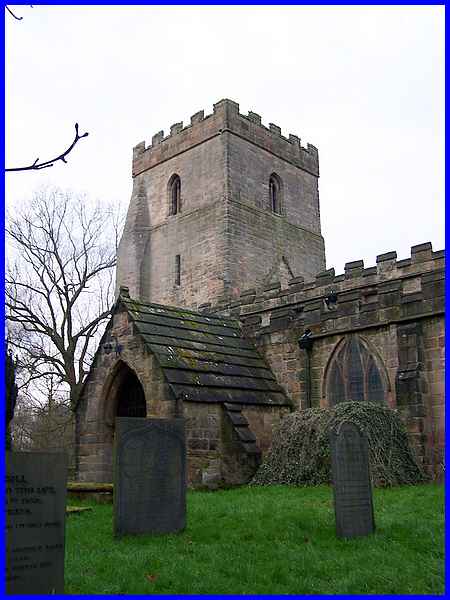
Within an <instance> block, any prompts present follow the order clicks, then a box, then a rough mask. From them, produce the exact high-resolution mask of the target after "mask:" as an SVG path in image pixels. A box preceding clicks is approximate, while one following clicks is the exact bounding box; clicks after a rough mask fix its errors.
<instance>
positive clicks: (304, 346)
mask: <svg viewBox="0 0 450 600" xmlns="http://www.w3.org/2000/svg"><path fill="white" fill-rule="evenodd" d="M311 335H312V332H311V330H310V329H305V332H304V333H303V335H302V336H301V337H300V339H299V340H298V345H299V347H300V350H304V351H305V359H306V360H305V362H306V376H305V383H306V408H311V406H312V398H311V396H312V393H311V390H312V386H311V353H312V347H313V343H314V340H313V339H312V338H311Z"/></svg>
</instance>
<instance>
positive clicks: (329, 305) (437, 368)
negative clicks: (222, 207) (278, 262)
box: [203, 243, 445, 476]
mask: <svg viewBox="0 0 450 600" xmlns="http://www.w3.org/2000/svg"><path fill="white" fill-rule="evenodd" d="M444 306H445V303H444V252H443V251H437V252H433V250H432V247H431V244H430V243H426V244H420V245H417V246H413V247H412V248H411V257H410V258H408V259H404V260H397V255H396V253H395V252H389V253H385V254H382V255H379V256H378V257H377V265H376V267H370V268H366V269H365V268H364V264H363V261H353V262H351V263H347V264H346V266H345V273H344V274H342V275H338V276H335V273H334V269H329V270H328V271H324V272H322V273H319V274H318V275H317V276H316V277H315V279H314V280H312V281H304V280H303V278H295V279H292V280H291V281H289V282H288V283H286V282H284V283H278V284H271V285H267V286H265V287H263V288H260V289H249V290H246V291H244V292H242V293H241V295H240V297H239V299H237V300H235V301H233V302H226V301H222V302H220V303H217V304H216V305H214V306H211V305H205V306H204V307H203V309H204V311H205V312H213V313H220V314H223V315H227V316H233V317H237V318H239V319H240V320H241V322H242V325H243V328H244V332H245V334H246V335H247V336H250V337H253V338H254V339H255V341H256V343H257V346H258V348H259V349H260V350H261V351H262V352H263V353H264V355H265V357H266V359H267V360H268V362H269V364H270V366H271V368H272V370H273V372H274V374H275V375H276V377H277V380H278V382H279V383H280V384H281V385H282V386H283V387H284V389H285V390H286V392H287V394H288V396H289V397H290V399H291V400H292V401H293V403H294V405H295V406H296V407H297V408H299V409H303V408H306V407H307V406H308V405H311V406H327V405H328V398H327V368H328V366H329V364H330V359H331V358H332V356H334V352H336V349H337V348H338V347H340V345H342V344H343V341H342V340H346V339H348V338H349V337H350V336H352V335H358V336H359V337H360V339H361V340H362V341H363V343H364V344H365V345H366V346H367V347H368V348H369V349H370V352H371V354H372V356H373V357H374V360H375V362H376V364H377V365H378V366H379V369H380V373H381V374H382V378H383V380H384V391H385V401H386V402H387V403H388V404H389V406H391V407H392V408H394V409H397V410H398V411H399V413H400V414H401V415H402V417H403V419H404V422H405V424H406V426H407V428H408V431H409V433H410V437H411V441H412V442H413V444H414V446H415V448H416V450H417V454H418V456H419V458H420V460H422V461H423V463H424V465H425V467H426V468H427V469H428V470H429V471H430V472H431V473H433V474H434V475H435V476H439V475H440V473H441V471H442V465H443V453H444ZM306 329H309V330H310V331H311V338H312V340H313V346H312V351H311V354H310V363H309V369H308V361H307V353H306V351H305V350H301V349H300V348H299V345H298V340H299V338H300V336H301V335H302V334H303V333H304V332H305V330H306ZM309 386H310V387H309ZM308 388H309V390H310V393H308Z"/></svg>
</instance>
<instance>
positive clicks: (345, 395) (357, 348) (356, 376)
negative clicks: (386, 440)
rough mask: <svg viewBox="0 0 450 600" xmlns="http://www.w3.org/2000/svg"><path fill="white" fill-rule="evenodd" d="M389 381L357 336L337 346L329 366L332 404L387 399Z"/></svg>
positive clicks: (328, 381)
mask: <svg viewBox="0 0 450 600" xmlns="http://www.w3.org/2000/svg"><path fill="white" fill-rule="evenodd" d="M386 393H387V382H386V379H385V377H384V375H383V373H382V372H381V371H380V369H379V367H378V365H377V363H376V361H375V359H374V356H373V354H372V352H370V350H369V348H368V347H367V345H366V344H365V343H364V342H363V341H362V340H361V338H360V337H359V336H357V335H352V336H350V338H349V339H347V340H346V341H345V342H344V343H343V344H342V345H341V347H340V348H338V349H337V351H336V352H335V354H334V356H333V357H332V358H331V362H330V365H329V368H328V376H327V381H326V397H327V400H328V404H329V406H334V405H335V404H338V403H339V402H348V401H350V400H352V401H360V402H380V403H381V402H384V401H385V400H386Z"/></svg>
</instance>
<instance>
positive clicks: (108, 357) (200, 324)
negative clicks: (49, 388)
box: [77, 288, 291, 487]
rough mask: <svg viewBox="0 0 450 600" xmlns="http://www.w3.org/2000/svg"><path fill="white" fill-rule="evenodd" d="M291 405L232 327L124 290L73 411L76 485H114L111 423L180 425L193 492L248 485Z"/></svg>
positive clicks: (230, 323) (231, 323)
mask: <svg viewBox="0 0 450 600" xmlns="http://www.w3.org/2000/svg"><path fill="white" fill-rule="evenodd" d="M290 409H291V407H290V402H289V400H288V398H287V397H286V395H285V393H284V392H283V390H282V389H281V387H280V386H279V384H278V383H277V382H276V379H275V377H274V375H273V373H272V372H271V371H270V369H269V368H268V367H267V364H266V363H265V361H264V360H263V359H262V358H261V357H260V356H259V355H258V353H257V352H256V350H255V348H254V344H253V343H251V342H249V341H247V340H244V339H243V338H242V335H241V331H240V329H239V325H238V323H237V321H234V320H228V319H224V318H223V317H205V316H203V315H201V314H199V313H195V312H192V311H187V310H184V309H176V308H173V307H168V306H161V305H157V304H147V303H140V302H136V301H134V300H132V299H131V298H130V297H129V295H128V292H127V291H126V290H124V288H122V294H121V295H120V296H119V299H118V301H117V303H116V306H115V308H114V311H113V316H112V319H111V321H110V323H109V325H108V328H107V330H106V332H105V335H104V336H103V339H102V341H101V343H100V345H99V348H98V350H97V353H96V356H95V359H94V362H93V365H92V367H91V370H90V373H89V376H88V378H87V380H86V383H85V386H84V389H83V392H82V395H81V400H80V404H79V407H78V410H77V456H78V465H77V471H78V478H79V479H80V480H82V481H96V482H110V481H112V452H113V443H114V430H115V418H116V416H128V417H141V418H142V417H156V418H157V417H160V418H164V417H166V418H167V417H184V418H185V426H186V440H187V452H188V473H187V476H188V482H189V483H190V484H191V485H207V486H209V487H211V486H215V485H221V484H239V483H245V482H246V481H248V480H249V478H250V477H251V476H252V475H253V473H254V472H255V470H256V468H257V466H258V464H259V462H260V459H261V454H262V453H264V452H265V451H267V449H268V447H269V445H270V443H271V439H272V431H273V428H274V426H275V425H277V424H278V423H279V421H280V419H281V418H282V417H283V416H284V415H285V414H287V413H288V412H290Z"/></svg>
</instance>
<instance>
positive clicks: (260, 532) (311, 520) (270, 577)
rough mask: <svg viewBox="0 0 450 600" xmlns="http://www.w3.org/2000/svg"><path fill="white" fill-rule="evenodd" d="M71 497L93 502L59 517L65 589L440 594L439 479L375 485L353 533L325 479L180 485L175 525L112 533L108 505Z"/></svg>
mask: <svg viewBox="0 0 450 600" xmlns="http://www.w3.org/2000/svg"><path fill="white" fill-rule="evenodd" d="M75 504H77V505H79V506H94V510H92V511H87V512H85V513H81V514H79V515H73V516H70V517H68V519H67V532H66V535H67V538H66V572H65V580H66V589H65V591H66V593H67V594H443V593H444V488H443V486H438V485H420V486H404V487H398V488H391V489H375V490H374V507H375V522H376V533H375V534H374V535H371V536H368V537H365V538H358V539H353V540H340V539H337V538H336V535H335V528H334V511H333V499H332V489H331V488H330V487H329V486H325V485H323V486H319V487H307V488H300V487H287V486H273V487H253V488H250V487H242V488H238V489H233V490H224V491H219V492H189V493H188V524H187V528H186V530H185V531H184V532H183V533H180V534H176V535H167V536H154V537H152V536H137V537H132V536H126V537H124V538H121V539H117V540H116V539H114V537H113V535H112V506H111V505H95V504H93V503H92V502H87V501H85V502H79V501H77V502H75ZM149 578H150V579H149Z"/></svg>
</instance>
